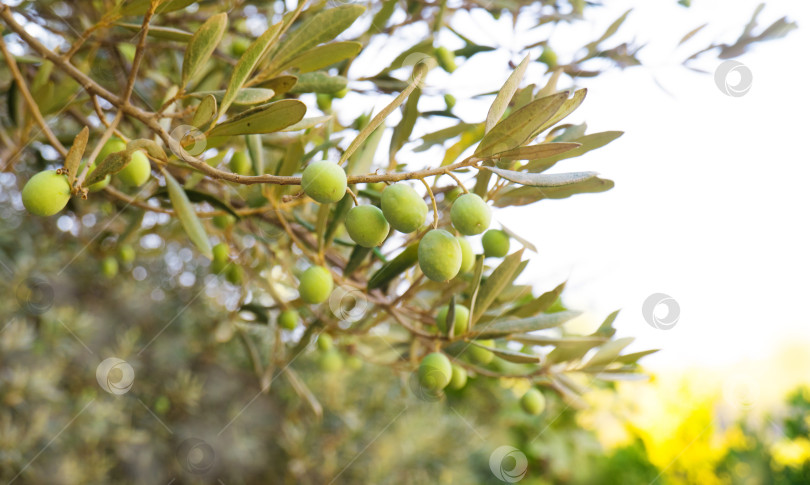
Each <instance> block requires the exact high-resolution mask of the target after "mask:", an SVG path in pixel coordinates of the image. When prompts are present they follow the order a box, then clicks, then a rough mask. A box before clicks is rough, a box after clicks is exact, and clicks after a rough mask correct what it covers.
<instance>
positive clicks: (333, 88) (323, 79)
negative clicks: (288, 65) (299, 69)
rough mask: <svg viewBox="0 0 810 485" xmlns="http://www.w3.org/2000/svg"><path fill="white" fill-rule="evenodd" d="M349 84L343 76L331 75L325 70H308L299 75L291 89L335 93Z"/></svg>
mask: <svg viewBox="0 0 810 485" xmlns="http://www.w3.org/2000/svg"><path fill="white" fill-rule="evenodd" d="M348 84H349V80H348V79H346V78H345V77H343V76H330V75H329V74H327V73H325V72H323V71H316V72H307V73H303V74H299V75H298V81H297V82H296V83H295V86H293V87H292V89H290V92H291V93H296V94H300V93H325V94H334V93H337V92H338V91H341V90H342V89H343V88H345V87H346V86H347V85H348Z"/></svg>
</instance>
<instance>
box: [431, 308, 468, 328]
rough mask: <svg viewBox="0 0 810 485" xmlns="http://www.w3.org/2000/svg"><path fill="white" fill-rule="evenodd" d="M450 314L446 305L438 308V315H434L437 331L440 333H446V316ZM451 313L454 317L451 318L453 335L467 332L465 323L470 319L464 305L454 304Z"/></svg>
mask: <svg viewBox="0 0 810 485" xmlns="http://www.w3.org/2000/svg"><path fill="white" fill-rule="evenodd" d="M449 312H450V307H449V306H448V305H444V306H443V307H441V308H439V313H437V314H436V325H437V326H438V327H439V330H441V331H442V333H445V334H446V333H447V330H448V325H447V314H448V313H449ZM453 313H455V317H454V318H453V320H454V322H455V323H454V324H453V335H454V336H459V335H461V334H463V333H464V332H466V331H467V323H468V321H469V319H470V310H468V309H467V307H465V306H464V305H459V304H456V305H455V307H454V308H453Z"/></svg>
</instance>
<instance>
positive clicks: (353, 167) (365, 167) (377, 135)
mask: <svg viewBox="0 0 810 485" xmlns="http://www.w3.org/2000/svg"><path fill="white" fill-rule="evenodd" d="M384 133H385V126H383V125H380V126H378V127H377V129H376V130H374V131H373V132H372V133H371V135H369V136H368V138H366V141H365V142H363V144H362V145H360V148H358V149H357V151H356V152H354V155H352V156H351V157H349V161H348V162H347V163H346V175H359V174H364V173H369V172H370V171H371V165H372V164H373V163H374V154H375V153H376V152H377V148H378V147H379V146H380V141H381V140H382V137H383V134H384Z"/></svg>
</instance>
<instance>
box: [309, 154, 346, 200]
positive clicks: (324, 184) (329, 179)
mask: <svg viewBox="0 0 810 485" xmlns="http://www.w3.org/2000/svg"><path fill="white" fill-rule="evenodd" d="M301 187H302V188H303V189H304V192H305V193H306V194H307V195H308V196H310V197H312V198H313V199H314V200H316V201H317V202H320V203H321V204H326V203H329V202H337V201H339V200H340V199H342V198H343V196H344V195H346V172H344V171H343V169H342V168H341V167H340V165H338V164H336V163H332V162H328V161H326V160H321V161H317V162H312V163H310V164H309V166H308V167H307V168H306V169H305V170H304V173H303V175H302V176H301Z"/></svg>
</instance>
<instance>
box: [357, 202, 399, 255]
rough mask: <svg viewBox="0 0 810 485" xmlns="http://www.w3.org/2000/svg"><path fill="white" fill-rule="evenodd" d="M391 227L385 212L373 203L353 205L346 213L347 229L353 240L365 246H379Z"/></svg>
mask: <svg viewBox="0 0 810 485" xmlns="http://www.w3.org/2000/svg"><path fill="white" fill-rule="evenodd" d="M390 229H391V227H390V226H389V225H388V221H386V220H385V216H384V215H383V212H382V211H381V210H380V209H379V208H377V207H376V206H373V205H360V206H357V207H352V208H351V209H350V210H349V213H348V214H347V215H346V231H348V232H349V237H351V238H352V241H354V242H356V243H357V244H359V245H360V246H363V247H365V248H373V247H375V246H379V245H380V244H382V242H383V241H385V238H386V236H388V231H389V230H390Z"/></svg>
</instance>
